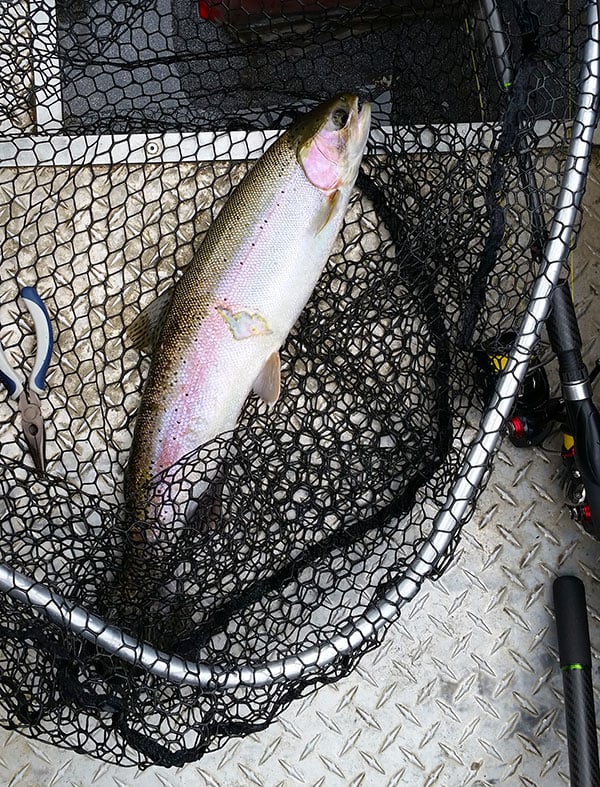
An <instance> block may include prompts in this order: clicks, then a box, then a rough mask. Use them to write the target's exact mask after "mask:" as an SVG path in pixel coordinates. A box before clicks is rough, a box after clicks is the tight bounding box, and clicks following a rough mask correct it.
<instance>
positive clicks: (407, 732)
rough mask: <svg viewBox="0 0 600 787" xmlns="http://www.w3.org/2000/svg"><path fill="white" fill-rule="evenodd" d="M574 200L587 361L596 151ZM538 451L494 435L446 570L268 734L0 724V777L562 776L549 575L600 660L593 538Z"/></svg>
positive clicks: (393, 780)
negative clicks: (183, 750)
mask: <svg viewBox="0 0 600 787" xmlns="http://www.w3.org/2000/svg"><path fill="white" fill-rule="evenodd" d="M584 213H585V217H584V229H583V233H582V235H581V236H580V243H579V247H578V249H577V252H576V255H575V256H576V271H577V274H576V302H577V308H578V313H579V314H580V315H581V331H582V335H583V336H584V342H585V343H586V353H585V354H586V359H587V360H588V361H591V362H593V361H595V359H596V358H597V357H599V356H600V342H599V340H598V337H599V335H600V318H599V312H598V309H597V308H594V307H593V305H594V304H595V303H597V302H598V301H597V298H598V284H597V282H598V281H599V278H598V275H599V272H600V258H599V255H598V251H597V246H598V240H599V239H600V151H598V150H596V151H595V155H594V161H593V167H592V172H591V175H590V178H589V182H588V191H587V194H586V198H585V200H584ZM548 448H549V450H543V451H542V450H538V449H534V450H524V451H519V450H517V449H515V448H513V447H512V446H510V445H509V444H508V442H505V444H504V447H503V449H502V451H501V452H500V454H499V456H498V458H497V461H496V466H495V470H494V473H493V475H492V477H491V480H490V483H489V485H488V488H487V490H486V491H485V493H484V495H483V496H482V497H481V499H480V502H479V505H478V508H477V511H476V514H475V516H474V517H473V519H472V520H471V522H470V523H469V525H468V526H467V528H466V529H465V530H464V531H463V537H462V541H461V545H460V547H459V550H458V552H457V555H456V558H455V560H454V563H453V565H452V567H451V568H450V569H449V570H448V571H447V572H446V573H445V574H444V576H443V578H442V579H441V580H439V581H437V582H436V583H428V584H426V585H425V586H424V587H423V589H422V590H421V592H420V593H419V594H418V596H417V597H416V599H415V602H414V603H413V604H411V605H410V606H409V607H407V608H406V610H405V614H404V615H403V617H402V619H401V620H400V621H399V622H398V623H397V624H396V625H395V626H394V627H393V628H392V630H391V631H390V633H389V635H388V637H387V639H386V641H385V642H384V644H383V645H382V647H380V648H379V649H378V650H376V651H375V652H373V653H370V654H368V655H367V656H366V657H365V658H364V659H363V661H362V662H361V665H360V667H359V668H358V669H357V670H356V671H355V672H354V673H353V674H352V675H351V676H350V677H349V678H347V679H346V680H344V681H342V682H340V683H338V684H337V685H334V686H326V687H323V688H321V689H320V690H319V691H318V692H317V693H316V694H314V695H313V696H312V697H309V698H308V699H306V700H304V701H302V702H301V703H300V704H295V705H293V706H292V707H290V708H289V709H288V710H287V711H286V712H285V713H284V714H283V715H282V716H281V717H280V718H279V720H278V721H277V722H276V723H274V724H273V725H272V726H271V727H270V728H269V729H267V730H266V731H265V732H263V733H261V734H260V735H253V736H251V737H249V738H246V739H244V740H237V741H231V742H230V743H229V744H228V745H227V746H226V747H225V748H224V749H223V750H221V751H220V752H217V753H213V754H210V755H208V756H207V757H206V758H205V759H204V760H202V761H201V762H200V763H199V764H196V765H189V766H186V767H185V768H181V769H179V770H174V771H168V770H165V769H158V768H157V769H151V770H149V771H144V772H137V771H134V770H131V769H123V768H118V767H114V766H109V765H105V764H101V763H99V762H97V761H95V760H93V759H91V758H88V757H84V756H81V755H76V754H73V753H69V752H63V751H61V750H58V749H55V748H52V747H50V746H47V745H44V744H38V743H36V742H34V741H30V740H27V739H25V738H23V737H21V736H20V735H17V734H11V733H8V732H6V731H3V730H0V746H1V751H0V783H2V784H6V785H10V786H11V787H12V785H24V786H25V787H34V785H44V786H45V787H52V786H53V785H56V786H57V787H62V786H63V785H77V786H79V785H87V784H90V783H93V784H94V785H96V786H97V787H113V786H114V785H139V787H159V786H160V785H168V786H169V787H183V786H184V785H186V786H187V785H192V784H193V785H197V786H198V787H203V786H204V785H206V787H232V786H233V785H235V786H236V787H237V785H256V786H257V787H282V786H283V785H286V786H287V785H311V787H321V785H327V786H328V785H333V786H335V785H348V786H349V787H359V785H377V786H378V785H382V787H393V785H400V784H403V785H404V784H406V785H414V786H415V787H420V786H421V785H423V787H429V786H430V785H439V786H440V787H458V785H473V786H474V787H475V786H477V787H487V786H488V785H490V786H491V785H495V784H502V785H509V786H510V785H527V786H529V785H532V786H533V785H551V786H552V785H563V784H568V782H569V780H568V762H567V753H566V739H565V724H564V716H563V705H562V684H561V676H560V673H559V670H558V666H557V653H556V637H555V631H554V622H553V614H552V607H551V584H552V579H553V578H554V577H555V576H556V574H557V573H561V572H562V573H568V572H574V573H576V574H578V575H579V576H581V577H582V578H583V580H584V582H585V583H586V590H587V594H588V605H589V608H590V628H591V636H592V646H593V652H594V656H595V658H596V661H597V663H600V661H599V659H600V653H599V651H600V625H599V622H600V586H599V585H598V552H599V549H600V547H598V545H597V544H596V543H595V542H593V541H592V540H591V539H590V538H589V537H588V536H586V535H585V534H583V533H582V532H581V531H580V530H579V528H578V527H577V526H576V525H575V524H574V523H573V522H572V521H571V520H570V519H569V516H568V514H567V513H566V512H565V511H564V509H563V504H562V501H563V493H562V490H561V486H560V479H559V465H560V457H559V455H558V451H559V448H560V445H559V439H558V437H557V436H555V437H554V438H552V439H551V440H550V441H549V443H548ZM595 672H596V674H597V673H598V668H596V670H595ZM596 684H597V686H600V676H598V678H597V680H596ZM599 701H600V695H599V697H598V698H597V703H598V702H599Z"/></svg>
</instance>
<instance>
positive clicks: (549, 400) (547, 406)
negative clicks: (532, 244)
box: [476, 285, 600, 539]
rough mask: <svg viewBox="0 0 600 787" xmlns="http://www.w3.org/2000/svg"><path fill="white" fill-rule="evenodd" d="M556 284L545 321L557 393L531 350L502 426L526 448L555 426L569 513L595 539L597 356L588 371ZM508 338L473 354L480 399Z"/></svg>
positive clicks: (503, 359) (598, 513)
mask: <svg viewBox="0 0 600 787" xmlns="http://www.w3.org/2000/svg"><path fill="white" fill-rule="evenodd" d="M561 287H562V289H561ZM561 287H559V289H558V291H557V296H556V297H555V309H554V311H553V313H552V315H551V317H550V318H549V320H548V332H549V335H550V340H551V344H552V347H553V350H554V352H555V353H556V355H557V358H558V361H559V371H560V376H561V383H562V394H563V395H562V396H560V397H551V396H550V384H549V382H548V376H547V373H546V370H545V368H544V366H543V365H542V363H541V362H540V359H539V357H538V356H537V355H535V354H534V355H532V357H531V361H530V366H529V370H528V372H527V375H526V376H525V379H524V380H523V383H522V385H521V388H520V391H519V394H518V396H517V399H516V401H515V406H514V409H513V412H512V415H511V417H510V419H509V422H508V424H507V431H508V437H509V439H510V441H511V443H512V444H513V445H514V446H516V447H517V448H529V447H532V446H538V445H542V444H543V442H544V440H545V439H546V438H547V437H548V435H549V434H550V432H551V431H552V429H553V428H555V426H556V425H557V424H559V425H560V429H561V433H562V449H561V460H562V468H563V482H564V489H565V497H566V503H567V506H568V508H569V511H570V513H571V517H572V518H573V519H575V520H576V521H577V522H578V523H579V524H580V525H581V526H582V527H583V528H584V529H585V530H586V532H588V533H589V534H590V535H592V536H594V537H595V538H597V539H600V414H599V413H598V410H597V409H596V407H595V405H594V403H593V401H592V397H591V384H592V383H593V382H594V380H595V379H596V378H597V377H598V375H599V374H600V359H599V360H598V361H596V364H595V366H594V368H593V370H592V371H591V373H590V374H589V375H588V374H587V370H586V369H585V366H584V365H583V361H582V360H581V355H580V352H579V348H580V346H581V344H580V338H579V333H578V331H577V328H576V322H575V321H574V314H573V313H572V309H573V306H572V301H571V296H570V293H569V291H568V289H566V288H565V287H564V286H562V285H561ZM556 302H558V305H556ZM557 333H558V335H557ZM565 334H566V335H565ZM514 340H515V334H514V333H505V334H503V335H502V336H501V337H500V339H499V341H498V342H497V343H496V344H495V345H494V348H493V349H487V350H485V349H484V350H481V351H478V352H477V353H476V361H477V367H478V371H477V375H478V380H479V384H480V387H481V390H482V395H483V399H484V401H485V402H488V401H489V400H490V398H491V395H492V393H493V391H494V388H495V384H496V377H497V376H498V374H499V373H500V372H501V371H502V370H503V369H504V368H505V366H506V363H507V361H508V353H509V351H510V347H511V346H512V344H513V342H514Z"/></svg>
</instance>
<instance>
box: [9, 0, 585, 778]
mask: <svg viewBox="0 0 600 787" xmlns="http://www.w3.org/2000/svg"><path fill="white" fill-rule="evenodd" d="M53 6H54V4H44V2H30V3H29V4H26V3H23V4H21V3H14V4H12V6H11V7H10V9H9V10H7V11H4V12H3V16H2V18H1V19H0V40H2V42H3V52H4V54H3V56H2V72H1V76H2V83H3V84H2V87H3V91H2V92H3V96H2V98H1V99H0V131H1V133H2V138H1V139H0V159H1V161H0V164H1V166H0V227H1V228H2V232H1V235H0V239H1V247H0V253H1V260H2V263H1V265H2V268H1V276H0V326H1V327H0V338H1V340H2V345H3V347H4V349H5V350H6V353H7V355H8V356H9V357H10V359H11V360H12V362H13V365H15V366H16V367H17V368H18V369H25V370H28V369H29V368H30V364H31V360H32V358H33V353H34V333H33V328H32V324H31V321H30V320H29V316H28V314H27V312H26V311H25V310H24V308H23V305H22V303H21V302H20V301H19V299H18V294H19V291H20V288H21V287H23V286H24V285H28V286H34V287H35V288H36V289H37V291H38V293H39V294H40V296H41V297H42V299H43V301H44V302H45V304H46V307H47V309H48V311H49V314H50V318H51V321H52V325H53V331H54V334H55V340H56V344H55V349H54V352H53V355H52V360H51V365H50V368H49V372H48V387H47V390H46V392H45V393H44V394H43V395H42V397H41V407H42V413H43V416H44V418H45V422H46V432H47V447H46V454H47V468H46V472H44V473H39V472H37V471H36V470H35V469H34V467H33V462H32V460H31V458H30V456H29V454H28V452H27V450H26V446H25V443H24V440H23V437H22V433H21V422H20V416H19V414H18V411H17V408H16V405H15V403H14V402H12V401H9V400H8V398H6V399H4V398H3V399H2V400H1V401H0V436H1V445H0V494H1V499H0V524H1V527H0V547H1V550H2V556H3V560H4V562H5V563H6V564H7V565H8V567H9V568H11V569H14V570H16V571H19V572H22V573H23V574H25V575H26V576H27V577H30V578H32V579H34V580H36V581H37V582H40V583H43V584H44V585H45V586H47V587H48V588H50V589H51V590H53V591H55V592H56V593H58V594H60V595H61V596H62V597H63V598H64V599H66V600H67V601H68V602H70V603H75V604H78V605H80V606H81V607H83V608H85V609H86V610H88V611H89V612H90V613H97V614H98V615H99V616H101V617H102V618H103V619H104V620H105V621H106V624H107V625H109V624H110V625H113V626H116V627H118V628H119V629H122V630H123V631H124V632H127V633H130V634H132V635H134V636H136V637H139V638H140V639H143V640H146V641H147V642H149V643H150V644H151V645H153V646H154V647H156V648H160V649H162V650H163V651H164V652H165V653H166V654H169V655H173V656H179V657H182V658H184V659H188V660H189V661H191V662H203V663H206V664H207V665H209V666H210V667H212V668H213V669H214V670H215V671H218V670H233V671H234V674H235V670H242V669H243V668H246V667H247V666H248V665H250V668H251V670H254V672H253V673H252V674H254V675H255V676H258V677H256V683H257V685H255V686H252V685H242V686H241V687H237V688H231V689H230V690H224V689H223V687H220V686H218V685H217V683H218V681H217V683H215V682H213V684H211V685H208V686H204V687H202V688H198V687H195V686H186V685H180V684H179V683H177V682H176V680H175V679H173V677H172V676H170V675H169V674H168V663H169V662H168V661H165V670H167V672H166V673H165V672H164V671H163V674H162V675H159V674H155V673H153V672H152V671H148V670H147V669H145V668H142V667H141V666H140V665H135V664H134V665H130V664H128V663H127V662H125V661H124V660H123V659H121V658H119V654H118V653H117V654H116V655H115V654H112V655H110V654H108V653H107V652H106V650H105V649H103V648H101V647H99V646H97V645H95V644H92V643H90V642H89V641H87V640H86V638H85V637H84V636H82V635H81V634H76V633H72V632H71V631H68V630H66V629H65V628H64V627H63V626H60V625H58V624H57V623H53V622H50V621H49V620H48V619H47V617H46V616H45V615H44V614H43V611H40V609H38V608H37V607H35V606H33V605H32V604H33V596H31V595H28V593H27V592H23V593H21V596H20V597H19V598H18V599H13V598H9V597H8V595H3V597H2V599H1V600H0V610H1V615H0V621H1V623H0V690H1V697H2V700H1V702H2V706H3V715H2V723H3V724H4V725H6V726H8V727H11V728H14V729H18V730H20V731H21V732H23V733H25V734H27V735H32V736H36V737H38V738H40V739H42V740H46V741H50V742H53V743H56V744H59V745H62V746H68V747H71V748H73V749H76V750H78V751H84V752H87V753H89V754H92V755H94V756H97V757H100V758H103V759H107V760H110V761H113V762H120V763H123V764H131V763H136V764H140V765H146V764H150V763H155V764H162V765H181V764H183V763H185V762H188V761H193V760H197V759H199V758H200V757H201V756H202V755H203V754H204V753H205V752H206V751H207V750H209V749H211V748H215V747H217V746H219V745H221V744H222V742H223V741H224V740H225V739H227V738H228V737H231V736H236V735H243V734H247V733H249V732H251V731H255V730H259V729H261V728H262V727H264V726H265V725H267V724H268V723H269V722H270V721H271V720H272V719H273V717H274V716H275V715H276V714H277V713H278V712H279V711H280V710H281V709H282V708H283V707H285V706H286V705H287V704H288V703H289V702H291V701H292V700H293V699H295V698H297V697H299V696H301V695H303V694H305V693H306V692H308V691H311V690H312V689H313V688H314V687H315V686H318V685H319V684H322V683H324V682H328V681H333V680H336V679H338V678H339V677H341V676H342V675H344V674H347V673H348V671H350V670H351V669H352V668H353V667H354V665H355V664H356V663H357V662H358V660H359V659H360V657H361V655H362V654H363V653H364V652H365V650H367V649H369V648H371V647H374V646H375V645H376V644H377V642H378V640H379V638H380V637H381V636H382V635H383V632H384V631H385V626H382V627H381V628H380V629H379V631H378V633H377V634H373V635H372V636H369V637H367V638H366V639H364V641H363V642H362V643H360V644H357V645H356V647H354V648H353V649H349V650H348V652H346V653H345V654H343V655H340V656H339V657H338V658H331V659H325V660H326V661H327V662H328V663H327V664H325V665H324V666H322V667H319V668H313V669H311V670H305V671H303V670H302V669H300V670H299V673H301V674H297V672H298V670H297V671H296V672H294V671H293V670H292V671H291V672H286V671H285V670H284V671H283V677H281V676H279V673H277V674H278V676H279V677H280V678H281V679H278V680H276V681H275V682H273V683H269V681H264V680H263V679H262V677H261V676H264V674H265V672H266V673H268V671H269V666H268V665H269V663H270V662H273V661H274V660H277V659H289V658H290V657H293V656H294V655H295V654H298V653H302V652H303V651H306V650H307V649H308V648H311V647H312V646H314V647H315V649H316V650H317V651H319V649H320V652H322V653H325V652H326V650H327V642H328V641H329V640H331V639H332V638H333V637H336V636H337V635H339V634H340V632H343V631H344V630H345V628H344V627H347V626H348V625H350V624H354V623H355V622H356V621H357V620H358V619H359V618H360V617H361V616H362V615H363V614H364V613H365V612H366V610H367V609H368V608H369V607H370V606H371V605H372V604H373V603H374V602H376V601H377V600H378V599H381V598H382V597H383V596H384V594H385V593H386V591H387V590H388V589H389V588H390V587H391V586H392V585H394V584H396V583H398V582H399V581H400V580H401V579H402V578H403V577H404V576H405V574H406V572H407V569H408V567H409V565H410V564H411V562H412V561H413V560H414V558H415V556H416V555H417V552H418V550H419V549H420V548H421V547H422V546H423V545H424V544H425V543H427V541H428V539H429V537H430V535H431V533H432V528H433V521H434V517H435V514H436V513H437V511H438V510H439V509H440V507H441V506H442V505H443V504H444V502H445V501H446V499H447V496H448V492H449V489H450V486H451V484H452V481H453V479H454V478H455V476H456V473H457V471H458V469H459V468H460V467H461V465H462V464H463V462H464V460H465V457H466V454H467V450H468V448H469V446H470V445H471V443H472V441H473V439H474V436H475V428H476V425H477V423H478V421H479V417H480V409H481V405H482V403H483V399H484V398H485V397H484V396H482V394H481V390H482V384H481V374H480V373H478V369H480V363H479V361H478V358H480V354H481V351H482V348H483V349H484V351H485V353H488V354H491V355H493V354H494V352H495V348H498V347H501V348H505V346H506V336H507V334H509V333H510V332H511V331H515V330H516V329H517V328H518V326H519V324H520V322H521V318H522V316H523V314H524V312H525V309H526V307H527V304H528V301H529V297H530V293H531V288H532V283H533V281H534V278H535V276H536V274H537V272H538V270H539V266H540V247H541V243H542V241H543V239H544V236H545V232H546V226H547V222H548V220H549V218H550V217H551V216H552V213H553V210H554V208H555V207H556V201H557V197H558V194H559V190H560V182H561V178H562V176H563V174H564V162H565V154H566V146H567V144H568V141H569V130H570V125H569V120H570V119H571V118H572V115H573V112H574V108H575V104H576V101H577V96H578V93H579V89H580V84H579V74H580V66H581V58H582V45H583V43H584V41H585V40H586V38H587V35H588V28H587V26H586V24H585V14H584V11H585V9H586V7H587V4H586V3H585V2H579V1H578V0H573V2H571V3H570V4H565V3H563V2H546V0H544V2H542V0H540V2H534V1H533V0H532V2H528V3H525V2H523V3H520V2H508V1H507V2H500V3H498V5H496V3H495V2H481V3H479V2H473V3H469V2H445V3H435V2H429V0H423V1H422V2H419V0H412V2H408V1H406V2H404V1H403V0H396V2H394V3H392V2H389V1H388V0H369V1H367V2H355V0H345V1H342V2H338V1H337V0H321V2H318V3H317V2H314V3H313V2H308V0H307V1H306V2H301V0H296V1H295V2H294V1H291V0H290V2H283V3H273V2H268V1H267V0H264V2H262V3H261V2H258V1H257V2H253V1H252V0H229V2H227V1H226V0H224V1H223V2H220V0H206V2H204V0H200V2H199V3H194V2H189V1H188V2H186V1H184V0H173V2H168V0H136V2H128V3H125V2H119V1H117V0H114V1H112V2H108V1H107V2H102V1H101V0H81V1H80V2H65V1H64V0H57V2H56V7H53ZM499 14H500V15H499ZM507 45H508V48H507ZM505 83H506V84H505ZM509 83H510V84H509ZM348 91H349V92H352V93H356V94H358V95H359V97H360V98H361V100H363V101H364V100H366V101H370V102H371V104H372V107H373V124H372V133H371V137H370V141H369V144H368V147H367V151H366V154H365V157H364V159H363V165H362V170H361V173H360V175H359V177H358V180H357V184H356V188H355V191H354V194H353V197H352V200H351V204H350V206H349V209H348V211H347V214H346V217H345V221H344V225H343V229H342V232H341V235H340V237H339V238H338V240H337V241H336V245H335V247H334V249H333V253H332V256H331V258H330V260H329V262H328V264H327V267H326V269H325V272H324V273H323V275H322V276H321V278H320V280H319V283H318V285H317V287H316V289H315V291H314V292H313V295H312V297H311V300H310V302H309V304H308V305H307V307H306V308H305V309H304V311H303V312H302V314H301V317H300V319H299V320H298V322H297V323H296V325H295V326H294V328H293V330H292V332H291V334H290V335H289V337H288V339H287V341H286V343H285V345H284V347H283V348H282V352H281V361H282V375H281V376H282V394H281V396H280V398H279V400H278V402H277V403H276V404H275V405H274V406H273V407H271V408H269V407H267V405H265V404H264V403H263V402H262V401H260V400H259V399H258V398H256V397H254V396H251V397H250V398H249V399H248V400H247V402H246V404H245V406H244V409H243V412H242V415H241V417H240V419H239V421H238V424H237V427H236V429H235V432H234V433H233V434H225V435H221V436H220V437H218V438H216V439H215V440H214V441H211V442H210V443H209V444H207V445H203V446H199V447H198V449H197V451H195V452H193V453H192V454H189V455H187V456H186V457H185V458H184V459H182V460H181V462H179V463H178V464H177V465H176V466H175V467H173V468H170V469H169V470H167V471H166V472H165V474H164V477H163V479H162V481H163V482H164V483H168V484H171V485H173V486H177V487H178V488H179V494H178V495H177V500H178V505H177V506H175V507H174V509H173V512H172V516H171V517H170V519H169V521H166V522H162V523H161V525H160V528H161V530H160V537H159V539H158V542H157V543H155V544H153V545H151V546H148V547H147V552H146V557H147V561H148V574H147V576H146V577H145V578H144V579H141V580H140V585H141V586H143V592H140V593H138V594H137V595H136V596H135V599H134V602H132V603H130V604H125V605H124V604H119V603H117V604H115V603H114V599H115V598H118V596H119V582H120V577H121V574H120V571H121V566H122V565H123V561H124V559H125V560H126V557H124V556H126V554H127V550H128V549H129V548H130V534H128V529H129V527H130V522H131V520H130V516H129V515H128V514H127V512H126V511H125V505H124V496H123V477H124V469H125V467H126V465H127V461H128V456H129V450H130V446H131V439H132V432H133V427H134V423H135V415H136V411H137V408H138V405H139V402H140V393H141V390H142V388H143V385H144V381H145V380H146V377H147V374H148V368H149V357H148V355H147V354H144V353H141V354H140V353H139V352H138V351H137V350H135V349H134V348H133V347H132V346H131V342H130V341H129V339H128V338H127V337H126V334H125V330H126V327H127V326H128V325H130V324H131V323H132V321H133V320H134V319H135V317H136V316H137V314H138V313H139V312H140V310H141V309H142V308H143V307H145V306H146V305H147V304H148V303H150V302H151V301H152V300H153V299H154V298H155V297H156V295H160V294H161V293H162V292H164V291H165V290H166V289H167V288H168V287H169V286H170V285H171V284H172V283H173V282H174V281H176V280H177V279H178V278H179V275H180V274H181V271H182V270H183V269H184V268H185V266H186V265H187V264H188V263H189V262H190V260H191V259H192V257H193V255H194V253H195V251H196V250H197V249H198V248H199V246H200V244H201V243H202V239H203V235H204V232H205V231H206V229H207V227H208V226H209V225H210V224H211V222H212V220H213V218H214V217H215V215H216V214H217V213H218V211H219V210H220V209H221V207H222V206H223V204H224V202H225V200H226V199H227V198H228V195H229V194H230V192H231V190H232V187H233V186H234V185H235V184H236V183H238V182H239V180H240V179H241V177H242V175H243V174H244V173H245V172H246V171H247V169H248V166H249V160H251V159H254V158H257V157H258V156H259V155H260V154H261V153H262V152H263V150H264V149H265V147H266V145H267V144H268V143H269V142H270V141H271V140H272V139H273V138H274V136H275V133H276V132H277V130H279V129H281V128H284V127H286V126H288V125H289V124H290V123H291V122H293V120H294V119H295V118H297V117H298V116H299V114H300V113H301V112H304V111H305V110H307V109H309V108H310V107H313V106H315V105H316V104H318V103H319V102H321V101H323V100H324V99H326V98H329V97H331V96H332V95H337V94H340V93H342V92H348ZM532 194H533V198H532ZM536 199H537V200H539V204H538V203H536ZM298 209H299V210H301V209H302V208H301V206H298ZM232 385H235V381H232ZM485 387H486V386H485V385H484V386H483V388H485ZM486 461H487V460H486ZM207 478H208V479H212V481H211V485H210V489H209V491H208V492H206V490H205V487H206V483H205V481H206V479H207ZM452 541H455V537H454V538H453V539H452ZM128 544H129V546H128ZM451 554H452V544H451V545H450V547H449V548H448V549H446V550H445V552H444V553H440V554H439V555H438V554H436V555H435V557H434V558H432V559H431V560H430V563H431V571H430V573H431V575H434V576H435V574H436V573H439V572H440V571H441V570H443V568H444V567H445V565H447V562H448V560H449V559H450V557H451ZM418 581H420V580H419V579H417V582H418ZM13 595H14V594H13ZM82 627H83V628H84V629H85V628H86V624H85V621H84V623H83V624H82ZM80 628H81V626H80ZM88 628H89V627H88ZM84 633H85V632H84ZM262 665H267V666H266V667H264V668H263V669H262V671H261V669H259V668H261V667H262ZM297 666H298V664H297V663H296V664H295V667H294V669H296V667H297ZM155 672H156V671H155ZM276 672H277V670H276V669H275V668H273V674H275V673H276ZM215 674H216V672H215ZM245 682H247V683H251V682H252V681H250V680H248V681H245ZM263 683H264V684H265V685H262V684H263Z"/></svg>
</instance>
